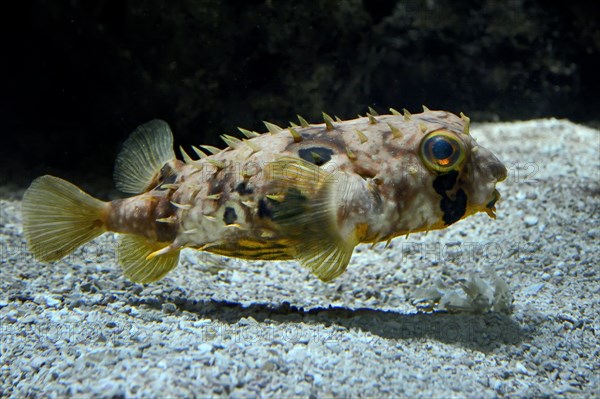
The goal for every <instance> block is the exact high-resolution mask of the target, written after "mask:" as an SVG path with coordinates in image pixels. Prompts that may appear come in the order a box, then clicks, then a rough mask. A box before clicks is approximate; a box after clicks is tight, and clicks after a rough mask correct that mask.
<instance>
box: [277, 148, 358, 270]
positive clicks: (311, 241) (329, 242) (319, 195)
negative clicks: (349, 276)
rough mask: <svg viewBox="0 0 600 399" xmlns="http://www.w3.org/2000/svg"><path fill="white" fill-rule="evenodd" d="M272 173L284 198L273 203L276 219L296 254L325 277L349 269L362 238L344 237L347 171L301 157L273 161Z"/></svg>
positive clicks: (310, 267)
mask: <svg viewBox="0 0 600 399" xmlns="http://www.w3.org/2000/svg"><path fill="white" fill-rule="evenodd" d="M271 166H272V169H271V170H272V174H273V175H272V177H273V179H274V181H275V182H276V183H277V184H276V185H275V186H276V187H277V190H279V191H281V192H282V193H283V200H282V201H280V202H276V203H273V204H272V205H273V221H274V222H275V223H277V224H278V225H280V226H282V227H284V228H285V231H286V233H287V234H289V236H290V238H291V241H292V245H293V252H294V258H295V259H296V260H297V261H298V262H300V264H302V265H303V266H305V267H307V268H309V269H310V270H311V271H312V272H313V273H314V274H315V275H317V277H319V278H320V279H321V280H323V281H330V280H332V279H334V278H336V277H338V276H339V275H340V274H342V273H343V272H344V271H345V270H346V266H347V265H348V263H349V262H350V257H351V256H352V251H353V250H354V247H355V246H356V244H358V240H356V238H355V237H354V236H353V235H352V234H351V237H343V236H342V234H341V232H340V230H339V227H338V220H337V215H338V210H339V208H340V206H342V205H343V202H344V201H345V197H344V196H345V195H347V194H348V193H349V190H348V188H349V187H348V181H349V180H348V179H347V177H348V176H347V175H346V174H345V173H343V172H335V173H331V174H330V173H328V172H326V171H324V170H323V169H321V168H319V167H318V166H316V165H314V164H312V163H310V162H306V161H304V160H303V159H300V158H294V157H283V158H280V159H279V160H277V161H275V162H273V163H272V164H271Z"/></svg>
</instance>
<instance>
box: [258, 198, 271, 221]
mask: <svg viewBox="0 0 600 399" xmlns="http://www.w3.org/2000/svg"><path fill="white" fill-rule="evenodd" d="M258 217H259V218H261V219H263V218H269V219H272V218H273V209H271V206H270V204H269V203H268V202H267V200H265V199H264V198H261V199H260V200H258Z"/></svg>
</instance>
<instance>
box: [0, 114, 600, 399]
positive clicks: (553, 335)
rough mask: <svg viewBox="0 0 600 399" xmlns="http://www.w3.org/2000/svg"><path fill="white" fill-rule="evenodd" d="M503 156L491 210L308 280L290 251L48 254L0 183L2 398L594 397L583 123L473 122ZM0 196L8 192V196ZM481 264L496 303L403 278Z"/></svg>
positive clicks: (597, 152) (437, 275)
mask: <svg viewBox="0 0 600 399" xmlns="http://www.w3.org/2000/svg"><path fill="white" fill-rule="evenodd" d="M472 132H473V135H474V136H475V137H476V138H477V139H478V141H479V142H480V143H481V144H482V145H484V146H486V147H488V148H489V149H491V150H492V151H493V152H494V153H496V154H497V155H498V156H499V158H500V159H502V160H503V161H504V162H505V164H506V165H507V167H508V169H509V178H508V179H507V180H506V181H505V182H504V183H502V184H500V185H499V190H500V192H501V193H502V195H503V199H502V201H501V202H500V203H499V205H498V218H497V220H495V221H493V220H492V219H490V218H488V217H487V216H486V215H484V214H479V215H476V216H474V217H471V218H468V219H466V220H463V221H460V222H458V223H457V224H455V225H453V226H451V227H450V228H448V229H446V230H443V231H437V232H430V233H428V234H415V235H411V236H410V237H408V239H406V238H404V237H402V238H398V239H396V240H394V241H393V242H392V245H391V247H390V248H387V249H384V245H383V244H379V245H378V246H376V247H375V248H373V249H370V248H369V247H368V246H360V247H358V248H357V250H356V251H355V254H354V256H353V258H352V261H351V265H350V267H349V269H348V271H347V272H346V273H345V274H344V275H342V276H341V277H340V278H338V279H337V280H335V281H334V282H332V283H328V284H325V283H322V282H320V281H319V280H317V279H316V278H315V277H313V276H312V275H311V274H309V272H308V271H306V270H303V269H302V268H300V267H299V266H298V265H297V264H295V263H293V262H273V263H266V262H265V263H263V262H254V263H249V262H242V261H239V260H227V259H223V258H219V257H209V256H206V255H204V254H202V253H197V252H193V251H189V252H188V251H187V250H186V252H185V253H184V255H183V256H182V262H181V264H180V266H179V267H178V268H177V269H176V270H175V271H173V272H172V273H170V274H169V275H168V276H167V277H166V278H165V279H164V280H162V281H160V282H158V283H154V284H151V285H148V286H142V285H138V284H132V283H130V282H128V281H126V280H125V278H124V277H123V276H122V274H121V272H120V270H119V267H118V266H117V264H116V259H115V253H114V248H115V245H114V244H115V240H116V238H115V236H114V235H112V234H107V235H104V236H103V237H100V238H99V239H97V240H95V241H94V242H93V243H91V244H90V245H88V246H86V247H84V248H83V249H80V250H78V251H76V253H74V254H73V255H71V256H69V257H68V258H66V259H64V260H62V261H59V262H56V263H54V264H41V263H39V262H37V261H35V260H34V259H33V258H32V257H31V255H29V254H28V253H27V251H26V249H25V244H24V241H23V235H22V226H21V216H20V201H18V200H15V198H18V196H19V193H18V192H14V191H12V190H9V191H7V189H5V190H3V191H2V194H3V197H4V198H5V199H3V200H2V202H1V220H0V237H1V248H0V249H1V251H2V253H1V260H2V264H1V268H0V276H1V281H0V287H1V296H0V320H1V323H2V324H1V330H0V333H1V345H2V346H1V371H0V376H1V377H0V396H2V397H30V398H34V397H67V396H68V397H71V396H76V397H193V396H197V397H207V396H216V397H311V398H317V397H348V396H352V397H357V396H363V397H364V396H367V397H427V398H430V397H436V398H442V397H443V398H446V397H477V398H479V397H482V398H494V397H499V396H507V395H510V396H512V397H558V396H561V397H563V396H566V397H582V398H583V397H585V398H590V397H598V392H599V389H600V386H599V379H600V377H599V375H600V356H599V354H600V345H599V339H598V338H599V337H598V335H599V334H600V317H599V315H598V309H599V308H600V306H599V305H600V304H599V302H600V284H599V280H600V270H599V255H600V250H599V249H600V248H599V242H600V223H599V219H600V215H599V212H598V210H599V205H600V183H599V181H600V131H598V130H594V129H591V128H588V127H584V126H580V125H576V124H573V123H571V122H568V121H562V120H555V119H548V120H533V121H526V122H514V123H496V124H480V125H474V126H473V128H472ZM11 198H12V199H11ZM490 270H495V272H496V273H497V275H498V276H500V277H501V278H502V279H504V280H505V281H506V282H507V283H508V285H509V287H510V290H511V292H512V295H513V297H514V303H513V308H514V309H513V313H512V314H510V315H506V314H502V313H487V314H483V315H481V314H479V315H478V314H464V313H462V314H461V313H459V314H449V313H444V312H434V313H419V312H418V311H417V309H416V308H415V306H414V305H413V304H412V303H411V296H412V294H413V292H414V290H415V289H416V288H419V287H423V286H426V285H427V284H428V283H431V282H432V281H434V280H436V279H442V280H443V281H445V282H446V283H447V284H450V285H453V284H454V285H457V284H458V283H457V281H458V280H459V279H461V278H465V277H466V276H468V275H469V273H471V272H473V271H475V272H478V273H486V272H489V271H490Z"/></svg>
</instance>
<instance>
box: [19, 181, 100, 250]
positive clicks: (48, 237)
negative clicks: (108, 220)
mask: <svg viewBox="0 0 600 399" xmlns="http://www.w3.org/2000/svg"><path fill="white" fill-rule="evenodd" d="M107 207H108V203H107V202H104V201H100V200H98V199H96V198H93V197H92V196H90V195H88V194H86V193H85V192H83V191H82V190H81V189H79V188H78V187H77V186H75V185H74V184H71V183H69V182H67V181H65V180H63V179H59V178H58V177H54V176H48V175H46V176H42V177H39V178H37V179H35V180H34V181H33V183H31V186H29V188H28V189H27V191H25V194H24V196H23V203H22V214H23V231H24V234H25V239H26V240H27V244H28V247H29V250H30V251H31V252H32V253H33V255H34V256H35V257H36V258H37V259H39V260H41V261H45V262H49V261H55V260H59V259H61V258H63V257H65V256H66V255H68V254H69V253H71V252H73V251H74V250H75V249H77V248H78V247H80V246H81V245H83V244H85V243H86V242H88V241H91V240H92V239H94V238H96V237H98V236H99V235H101V234H102V233H104V232H105V231H106V230H105V224H104V221H105V214H106V210H107Z"/></svg>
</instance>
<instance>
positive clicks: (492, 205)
mask: <svg viewBox="0 0 600 399" xmlns="http://www.w3.org/2000/svg"><path fill="white" fill-rule="evenodd" d="M500 198H501V195H500V192H498V190H496V189H494V191H493V192H492V199H491V200H490V201H489V202H488V203H487V204H486V205H485V208H484V211H485V212H486V213H487V214H488V215H489V217H491V218H492V219H496V203H497V202H498V200H499V199H500Z"/></svg>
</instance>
